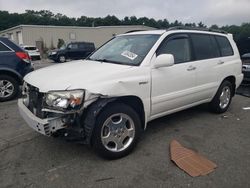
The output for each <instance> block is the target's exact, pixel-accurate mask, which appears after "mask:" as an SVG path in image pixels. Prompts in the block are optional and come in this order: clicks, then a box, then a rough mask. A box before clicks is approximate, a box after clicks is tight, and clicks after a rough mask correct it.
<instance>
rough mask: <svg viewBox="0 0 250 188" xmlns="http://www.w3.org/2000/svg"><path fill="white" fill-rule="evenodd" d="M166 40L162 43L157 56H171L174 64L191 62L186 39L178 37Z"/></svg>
mask: <svg viewBox="0 0 250 188" xmlns="http://www.w3.org/2000/svg"><path fill="white" fill-rule="evenodd" d="M176 37H177V36H175V38H173V39H170V40H166V41H165V42H163V44H162V45H161V47H160V48H159V50H158V51H157V55H160V54H172V55H173V56H174V60H175V63H183V62H187V61H190V60H191V51H190V45H189V40H188V38H187V37H184V38H183V37H180V38H178V37H177V38H176Z"/></svg>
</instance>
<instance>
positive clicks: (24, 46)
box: [22, 45, 36, 48]
mask: <svg viewBox="0 0 250 188" xmlns="http://www.w3.org/2000/svg"><path fill="white" fill-rule="evenodd" d="M22 47H23V48H26V47H34V48H36V46H34V45H22Z"/></svg>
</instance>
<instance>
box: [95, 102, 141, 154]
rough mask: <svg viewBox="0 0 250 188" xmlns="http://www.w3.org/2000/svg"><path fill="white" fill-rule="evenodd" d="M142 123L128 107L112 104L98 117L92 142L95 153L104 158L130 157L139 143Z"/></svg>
mask: <svg viewBox="0 0 250 188" xmlns="http://www.w3.org/2000/svg"><path fill="white" fill-rule="evenodd" d="M140 133H141V121H140V119H139V116H138V114H137V113H136V112H135V111H134V109H133V108H131V107H130V106H128V105H125V104H122V103H114V104H110V105H108V106H107V107H105V109H103V110H102V112H101V113H100V114H99V116H98V117H97V122H96V126H95V129H94V133H93V137H92V141H93V146H94V149H95V151H96V152H97V153H98V154H99V155H100V156H101V157H104V158H108V159H117V158H121V157H124V156H126V155H128V154H129V153H130V152H131V151H132V150H133V148H134V147H135V145H136V144H137V142H138V139H139V137H140Z"/></svg>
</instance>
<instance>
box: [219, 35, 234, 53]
mask: <svg viewBox="0 0 250 188" xmlns="http://www.w3.org/2000/svg"><path fill="white" fill-rule="evenodd" d="M215 38H216V40H217V42H218V45H219V47H220V52H221V56H232V55H234V52H233V48H232V46H231V44H230V42H229V41H228V39H227V38H226V37H223V36H215Z"/></svg>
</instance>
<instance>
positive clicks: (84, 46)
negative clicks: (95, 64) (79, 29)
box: [78, 43, 87, 49]
mask: <svg viewBox="0 0 250 188" xmlns="http://www.w3.org/2000/svg"><path fill="white" fill-rule="evenodd" d="M78 46H79V48H80V49H85V48H87V46H86V44H84V43H79V44H78Z"/></svg>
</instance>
